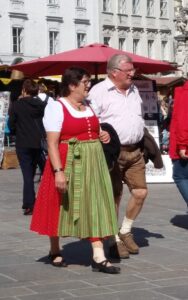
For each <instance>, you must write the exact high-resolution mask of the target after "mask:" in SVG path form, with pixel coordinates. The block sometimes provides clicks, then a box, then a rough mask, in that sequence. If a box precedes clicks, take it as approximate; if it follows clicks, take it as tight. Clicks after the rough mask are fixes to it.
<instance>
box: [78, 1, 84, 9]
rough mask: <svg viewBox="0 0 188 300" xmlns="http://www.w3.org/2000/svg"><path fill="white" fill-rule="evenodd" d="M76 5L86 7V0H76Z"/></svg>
mask: <svg viewBox="0 0 188 300" xmlns="http://www.w3.org/2000/svg"><path fill="white" fill-rule="evenodd" d="M76 6H77V7H80V8H81V7H82V8H83V7H85V1H84V0H76Z"/></svg>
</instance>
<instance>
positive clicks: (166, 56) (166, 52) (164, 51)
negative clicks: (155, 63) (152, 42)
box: [161, 41, 168, 60]
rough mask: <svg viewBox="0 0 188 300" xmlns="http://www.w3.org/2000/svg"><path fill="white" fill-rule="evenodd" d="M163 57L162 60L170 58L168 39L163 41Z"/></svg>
mask: <svg viewBox="0 0 188 300" xmlns="http://www.w3.org/2000/svg"><path fill="white" fill-rule="evenodd" d="M161 57H162V60H168V42H167V41H162V42H161Z"/></svg>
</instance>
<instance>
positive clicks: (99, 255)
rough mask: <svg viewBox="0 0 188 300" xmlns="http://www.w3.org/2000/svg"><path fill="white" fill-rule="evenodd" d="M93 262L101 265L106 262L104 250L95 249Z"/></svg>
mask: <svg viewBox="0 0 188 300" xmlns="http://www.w3.org/2000/svg"><path fill="white" fill-rule="evenodd" d="M93 260H94V261H95V262H96V263H100V262H102V261H104V260H106V257H105V254H104V249H103V248H99V247H93Z"/></svg>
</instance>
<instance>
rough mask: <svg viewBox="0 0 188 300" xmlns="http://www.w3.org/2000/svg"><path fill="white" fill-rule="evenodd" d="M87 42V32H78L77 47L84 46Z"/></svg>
mask: <svg viewBox="0 0 188 300" xmlns="http://www.w3.org/2000/svg"><path fill="white" fill-rule="evenodd" d="M85 44H86V34H85V33H77V47H78V48H80V47H83V46H85Z"/></svg>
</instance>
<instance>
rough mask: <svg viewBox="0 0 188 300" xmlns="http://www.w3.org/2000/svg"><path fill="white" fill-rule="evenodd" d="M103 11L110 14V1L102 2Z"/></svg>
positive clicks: (104, 0)
mask: <svg viewBox="0 0 188 300" xmlns="http://www.w3.org/2000/svg"><path fill="white" fill-rule="evenodd" d="M103 11H104V12H111V0H103Z"/></svg>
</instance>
